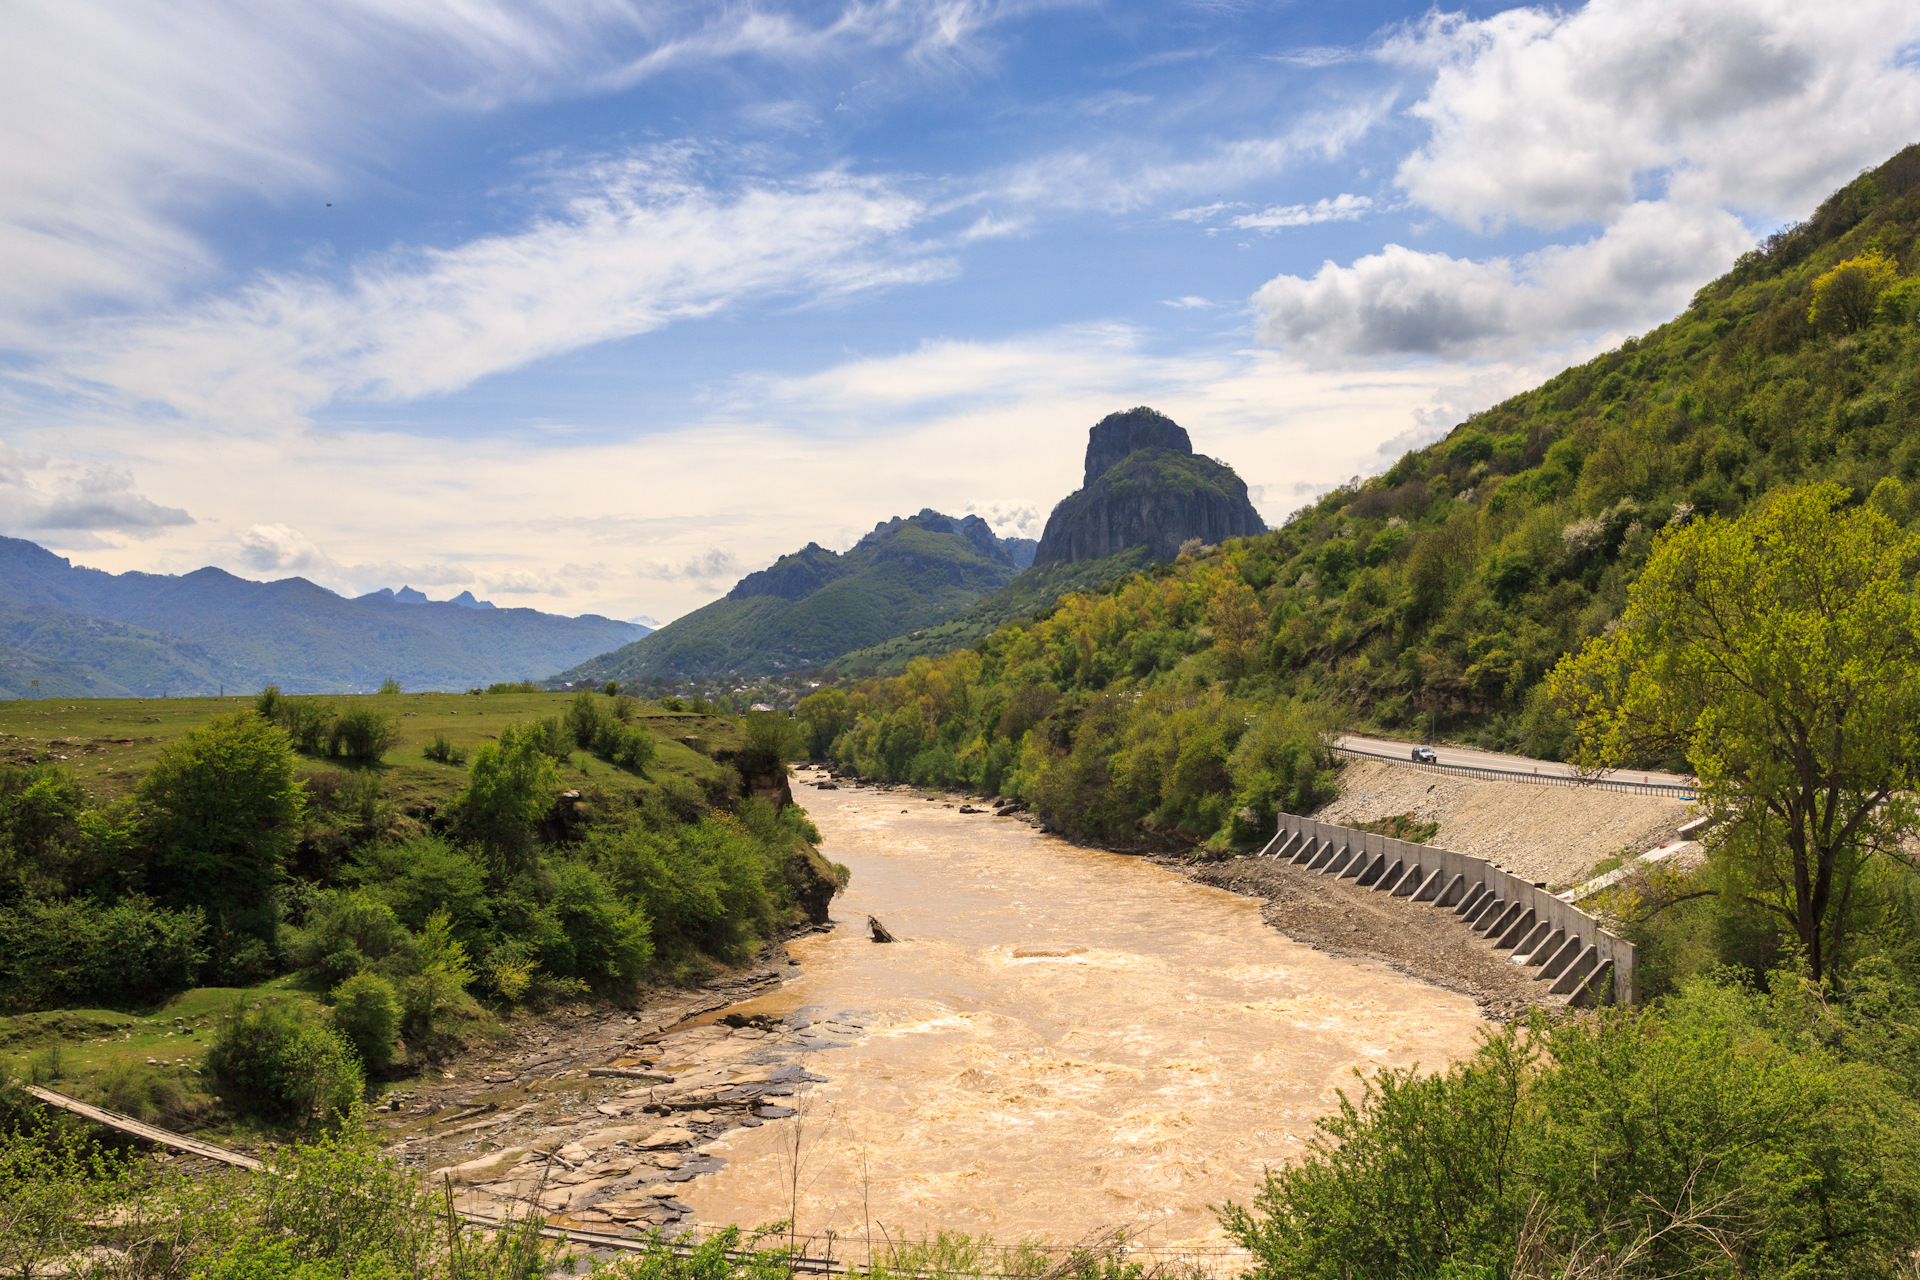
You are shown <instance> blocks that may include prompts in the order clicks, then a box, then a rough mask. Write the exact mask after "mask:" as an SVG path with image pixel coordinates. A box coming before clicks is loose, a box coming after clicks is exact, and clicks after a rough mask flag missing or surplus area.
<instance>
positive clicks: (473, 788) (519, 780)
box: [455, 724, 560, 873]
mask: <svg viewBox="0 0 1920 1280" xmlns="http://www.w3.org/2000/svg"><path fill="white" fill-rule="evenodd" d="M545 737H546V731H545V730H544V729H541V730H533V729H529V728H525V727H522V726H519V725H511V724H510V725H507V726H506V727H504V728H502V729H501V730H500V740H499V741H498V742H497V743H496V742H489V743H487V744H486V745H485V746H483V747H481V748H480V750H479V752H478V753H477V754H475V756H474V758H473V767H472V768H471V769H470V770H468V781H467V789H466V790H465V791H463V792H461V793H460V797H459V799H458V800H457V801H455V806H456V809H457V812H458V822H459V826H460V829H461V831H462V832H464V833H465V834H466V835H467V836H468V837H469V838H471V839H474V840H477V841H479V842H480V843H481V844H482V845H483V846H484V847H485V848H486V850H487V852H488V854H489V856H490V857H491V858H492V859H493V862H494V864H495V866H496V867H497V868H498V869H499V870H500V871H502V872H503V873H504V872H509V871H513V870H517V869H518V868H519V866H520V865H521V864H522V863H523V862H525V861H526V860H527V858H528V856H529V854H530V852H531V849H532V845H533V824H534V823H536V822H538V821H540V819H541V818H542V817H544V816H546V813H547V810H548V809H550V808H552V807H553V797H554V792H555V790H556V789H557V788H558V786H559V782H560V775H559V773H558V772H557V771H556V770H555V769H554V767H553V761H552V760H551V759H549V758H548V757H547V755H546V753H545V751H544V750H543V743H544V739H545Z"/></svg>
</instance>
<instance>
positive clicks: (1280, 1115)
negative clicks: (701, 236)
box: [680, 777, 1483, 1245]
mask: <svg viewBox="0 0 1920 1280" xmlns="http://www.w3.org/2000/svg"><path fill="white" fill-rule="evenodd" d="M797 781H804V777H803V779H800V780H797ZM795 795H796V798H798V799H799V800H800V801H801V803H803V804H804V805H805V806H806V808H807V811H808V812H809V813H810V814H811V815H812V817H813V820H814V822H815V823H816V824H817V825H818V826H819V828H820V831H821V834H822V836H823V837H824V841H823V845H822V848H823V851H824V852H825V853H826V854H827V856H828V857H829V858H831V859H832V860H834V861H835V862H843V863H845V864H846V865H847V866H849V867H850V868H852V870H853V881H852V884H851V886H850V887H849V888H848V890H847V891H846V892H845V893H843V894H842V895H841V896H840V897H839V898H837V899H836V900H835V901H834V905H833V915H834V918H835V921H836V922H837V924H838V926H839V927H837V928H836V929H835V930H834V931H833V932H831V933H827V934H816V935H812V936H809V937H807V938H804V939H801V940H799V941H797V942H794V943H792V944H790V947H789V950H790V952H791V954H792V955H793V957H794V958H795V959H797V960H798V961H799V962H800V968H799V970H798V977H797V978H796V979H795V980H793V981H791V982H789V983H788V984H786V985H785V986H783V987H781V988H780V989H778V990H777V991H775V992H774V993H772V994H769V995H766V996H763V997H761V998H759V999H757V1000H754V1001H752V1002H750V1003H748V1004H746V1005H743V1006H740V1007H739V1009H740V1011H742V1012H746V1013H755V1012H759V1013H766V1014H770V1015H775V1016H781V1017H792V1018H794V1019H795V1020H796V1021H806V1020H808V1019H812V1020H813V1021H814V1023H815V1026H816V1028H817V1029H818V1030H817V1043H818V1044H819V1045H820V1046H821V1047H819V1048H816V1049H814V1050H812V1051H810V1052H809V1053H808V1055H807V1062H806V1066H807V1070H808V1071H810V1072H811V1073H813V1074H815V1075H818V1076H822V1077H825V1083H820V1084H813V1085H810V1086H807V1087H805V1088H803V1089H802V1090H801V1091H800V1092H799V1093H798V1094H797V1095H796V1096H795V1097H793V1098H790V1099H786V1100H785V1101H789V1102H791V1103H792V1104H793V1105H794V1107H795V1108H796V1110H797V1111H798V1114H797V1115H796V1116H795V1117H793V1118H792V1119H788V1120H782V1121H780V1122H777V1123H768V1124H765V1125H762V1126H761V1127H758V1128H750V1129H735V1130H732V1131H731V1132H729V1133H728V1134H727V1135H725V1136H724V1137H723V1138H721V1140H719V1141H717V1142H713V1143H709V1144H707V1147H706V1149H707V1150H709V1151H711V1152H712V1153H713V1154H715V1155H719V1156H723V1157H724V1158H725V1160H726V1161H727V1163H726V1165H725V1166H724V1167H723V1168H722V1169H721V1170H720V1171H719V1172H718V1173H717V1174H715V1175H713V1176H711V1177H702V1178H699V1179H698V1180H696V1181H693V1182H689V1183H687V1184H685V1186H684V1187H683V1188H682V1190H681V1193H680V1194H681V1195H682V1198H683V1199H684V1200H685V1201H686V1202H687V1203H688V1204H690V1205H691V1206H692V1208H693V1210H694V1212H693V1214H691V1215H690V1217H691V1218H693V1219H697V1220H698V1221H700V1222H702V1223H706V1224H714V1225H718V1224H724V1223H737V1224H740V1225H742V1226H747V1227H751V1226H754V1225H757V1224H760V1223H766V1222H771V1221H775V1220H779V1219H784V1218H786V1217H788V1216H789V1213H790V1212H794V1211H796V1210H797V1216H798V1221H799V1226H800V1230H801V1231H802V1232H805V1233H809V1234H816V1235H818V1234H824V1233H825V1232H827V1231H829V1230H831V1231H833V1232H835V1233H836V1234H838V1235H839V1236H840V1237H841V1238H843V1239H847V1240H857V1239H861V1238H863V1237H864V1234H865V1232H866V1231H867V1230H868V1227H869V1224H870V1223H873V1224H880V1225H879V1226H875V1227H873V1228H872V1229H873V1230H874V1231H875V1232H876V1233H878V1232H879V1231H880V1230H881V1228H882V1227H884V1230H885V1232H886V1234H888V1235H890V1236H891V1237H892V1238H894V1239H896V1240H897V1239H899V1238H900V1236H901V1234H902V1233H906V1234H909V1235H913V1236H918V1235H919V1234H920V1233H921V1232H922V1231H924V1230H928V1229H932V1228H946V1229H955V1230H964V1231H972V1232H988V1233H991V1234H992V1235H993V1236H994V1237H995V1238H996V1239H998V1240H1001V1241H1011V1240H1015V1239H1018V1238H1020V1237H1024V1236H1030V1235H1038V1236H1045V1237H1047V1238H1049V1239H1052V1240H1055V1241H1071V1240H1073V1239H1076V1238H1079V1237H1080V1236H1082V1235H1084V1234H1086V1233H1088V1232H1090V1231H1093V1230H1096V1229H1100V1228H1103V1227H1111V1226H1118V1225H1122V1224H1124V1225H1127V1226H1130V1227H1131V1228H1132V1229H1133V1230H1134V1231H1136V1232H1140V1233H1142V1234H1143V1237H1144V1239H1145V1240H1146V1242H1148V1243H1154V1244H1160V1245H1178V1244H1199V1243H1203V1242H1208V1241H1218V1240H1219V1238H1220V1233H1219V1229H1218V1225H1217V1223H1216V1221H1215V1218H1214V1215H1213V1214H1212V1213H1211V1212H1210V1211H1209V1209H1208V1205H1209V1204H1217V1203H1220V1202H1221V1201H1222V1200H1225V1199H1228V1198H1232V1199H1236V1200H1239V1201H1241V1202H1243V1203H1244V1202H1246V1201H1247V1200H1248V1199H1250V1197H1251V1196H1252V1194H1253V1193H1254V1191H1255V1190H1256V1188H1257V1186H1258V1184H1259V1179H1260V1175H1261V1170H1262V1169H1263V1168H1264V1167H1267V1166H1270V1165H1277V1164H1281V1163H1284V1162H1286V1161H1289V1160H1291V1159H1293V1158H1294V1157H1295V1156H1296V1155H1297V1154H1298V1153H1299V1152H1300V1151H1301V1149H1302V1144H1303V1143H1304V1142H1306V1141H1307V1140H1308V1139H1309V1138H1310V1136H1311V1134H1312V1128H1313V1121H1314V1118H1315V1117H1316V1116H1319V1115H1322V1114H1324V1113H1325V1112H1326V1111H1327V1110H1328V1109H1329V1107H1330V1105H1331V1103H1332V1099H1333V1091H1334V1089H1335V1088H1338V1087H1342V1086H1350V1085H1351V1084H1352V1081H1353V1077H1352V1072H1353V1070H1354V1069H1355V1068H1359V1069H1361V1070H1370V1069H1374V1068H1377V1067H1382V1066H1406V1065H1408V1064H1412V1063H1416V1062H1417V1063H1421V1064H1423V1065H1427V1066H1437V1065H1439V1064H1441V1063H1443V1062H1445V1061H1447V1060H1449V1059H1451V1058H1453V1057H1456V1056H1459V1055H1461V1054H1463V1053H1464V1052H1467V1051H1468V1050H1470V1049H1471V1048H1472V1046H1473V1043H1474V1038H1475V1032H1476V1030H1477V1029H1478V1028H1479V1027H1481V1026H1482V1025H1483V1021H1482V1019H1481V1018H1480V1017H1479V1016H1478V1015H1477V1013H1476V1011H1475V1007H1474V1005H1473V1002H1472V1001H1471V1000H1469V999H1468V998H1467V997H1465V996H1461V995H1456V994H1454V993H1452V992H1449V991H1444V990H1441V989H1439V988H1436V987H1430V986H1426V985H1424V984H1422V983H1419V982H1416V981H1414V980H1412V979H1410V978H1407V977H1405V976H1403V975H1401V974H1398V973H1396V972H1394V971H1393V970H1391V969H1389V968H1386V967H1385V966H1383V965H1379V964H1375V963H1371V962H1364V961H1355V960H1345V959H1339V958H1336V957H1333V956H1330V955H1326V954H1324V953H1321V952H1317V951H1314V950H1312V949H1310V948H1308V947H1306V946H1304V945H1301V944H1299V943H1295V942H1292V941H1290V940H1289V939H1287V938H1285V937H1283V936H1281V935H1279V934H1277V933H1275V932H1274V931H1273V930H1272V929H1271V928H1270V927H1268V926H1267V925H1266V924H1264V923H1263V922H1262V920H1261V918H1260V904H1259V902H1258V900H1256V899H1249V898H1244V897H1240V896H1237V895H1234V894H1230V893H1227V892H1226V891H1224V890H1219V889H1213V888H1209V887H1206V886H1202V885H1196V884H1193V883H1190V882H1188V881H1187V880H1185V879H1184V878H1182V877H1181V876H1179V875H1178V874H1176V873H1175V872H1172V871H1169V870H1166V869H1164V868H1162V867H1158V866H1155V865H1153V864H1151V863H1148V862H1145V861H1142V860H1140V859H1137V858H1131V857H1125V856H1121V855H1117V854H1109V853H1102V852H1099V851H1095V850H1089V849H1082V848H1077V847H1075V846H1073V845H1070V844H1066V843H1064V842H1062V841H1059V840H1056V839H1053V838H1051V837H1048V836H1045V835H1041V834H1039V833H1038V832H1036V831H1034V830H1033V829H1031V828H1030V827H1028V826H1026V825H1025V824H1023V823H1021V822H1019V821H1017V820H1015V819H1012V818H995V817H993V816H991V815H987V814H981V815H962V814H960V813H959V812H958V810H957V809H956V808H952V807H943V802H941V801H929V800H926V799H924V798H922V797H921V796H919V795H915V794H912V793H907V792H890V791H876V790H867V789H854V788H843V789H841V790H837V791H820V790H815V789H813V788H811V787H802V786H797V787H796V788H795ZM869 914H872V915H874V916H877V917H879V918H880V919H881V920H882V921H884V922H885V924H886V926H887V927H888V928H889V929H890V930H892V932H893V933H894V934H896V935H898V937H899V941H897V942H895V943H892V944H891V945H881V944H875V943H874V942H872V941H871V940H870V939H869V937H868V934H867V930H866V928H865V922H866V917H867V916H868V915H869ZM796 1147H797V1156H796ZM875 1238H876V1241H877V1240H878V1238H879V1237H878V1235H877V1234H876V1237H875Z"/></svg>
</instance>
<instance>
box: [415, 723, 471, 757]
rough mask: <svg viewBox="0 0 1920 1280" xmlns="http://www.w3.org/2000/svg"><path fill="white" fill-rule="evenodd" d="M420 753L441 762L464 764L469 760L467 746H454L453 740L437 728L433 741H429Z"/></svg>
mask: <svg viewBox="0 0 1920 1280" xmlns="http://www.w3.org/2000/svg"><path fill="white" fill-rule="evenodd" d="M420 754H421V755H423V756H425V757H426V758H427V759H429V760H434V761H438V762H439V763H440V764H452V765H462V764H465V763H466V762H467V752H466V748H464V747H456V746H454V745H453V741H452V740H451V739H450V738H448V737H447V735H446V734H444V733H442V732H440V731H439V730H437V729H436V730H435V731H434V734H433V741H432V742H429V743H428V744H427V745H426V747H425V748H424V749H422V750H421V752H420Z"/></svg>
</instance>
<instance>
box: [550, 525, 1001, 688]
mask: <svg viewBox="0 0 1920 1280" xmlns="http://www.w3.org/2000/svg"><path fill="white" fill-rule="evenodd" d="M1035 546H1036V544H1035V543H1034V541H1033V539H1031V538H1001V537H997V536H996V535H995V534H994V532H993V530H992V529H991V528H990V527H989V526H988V524H987V522H986V521H985V520H982V519H981V518H980V517H979V516H964V517H960V518H958V519H956V518H955V517H953V516H948V515H942V514H941V513H940V512H937V511H934V510H931V509H927V510H923V511H921V512H920V513H919V514H917V515H912V516H896V517H894V518H893V519H892V520H883V521H881V522H880V523H879V524H876V525H875V526H874V527H873V531H872V532H871V533H869V534H867V535H866V536H865V537H863V538H861V539H860V541H859V542H857V543H855V544H854V545H853V546H852V547H851V548H850V549H848V550H847V552H846V553H845V554H841V553H839V552H835V551H829V550H827V549H826V548H825V547H822V546H821V545H819V544H818V543H813V542H810V543H808V544H807V545H806V546H804V547H802V548H801V549H800V550H798V551H795V552H793V553H792V554H790V555H785V556H782V557H780V558H779V559H778V560H776V561H774V562H773V563H772V564H771V565H769V566H768V567H766V568H765V569H761V570H759V571H757V572H755V573H750V574H748V575H747V576H746V577H744V578H742V579H741V580H740V581H739V582H738V583H737V584H735V586H734V588H733V590H731V591H729V592H728V593H727V594H726V596H725V597H723V598H722V599H719V600H715V601H714V602H713V603H712V604H709V605H706V606H704V607H703V608H699V609H695V610H694V611H693V612H692V613H689V614H687V615H686V616H684V617H681V618H677V619H675V620H674V621H672V622H670V623H668V624H667V625H666V626H664V627H662V628H660V630H658V631H656V632H654V633H653V634H652V635H650V636H647V637H645V638H643V639H641V640H637V641H635V642H634V643H632V644H629V645H627V646H625V647H624V648H622V649H619V650H617V651H615V652H613V653H607V654H602V655H600V656H599V657H596V658H594V659H592V660H591V661H588V662H584V663H581V664H580V665H579V666H577V667H574V668H573V669H571V670H569V671H563V672H562V673H561V674H560V675H558V676H556V677H554V679H555V681H556V682H559V683H571V684H581V683H587V684H601V683H603V682H605V681H607V680H617V681H619V682H620V683H622V684H630V683H634V682H636V681H643V680H649V679H656V678H657V679H666V680H682V679H690V678H692V679H698V678H704V677H711V676H717V675H766V674H775V673H779V672H783V671H800V670H809V669H812V668H815V667H822V666H825V665H827V664H828V663H830V662H832V661H833V660H834V659H835V658H837V657H839V656H840V655H841V654H843V653H845V652H847V650H849V649H854V648H858V647H859V646H861V645H865V644H872V643H873V642H875V641H878V640H884V639H886V638H888V637H889V636H893V635H897V634H899V633H901V632H903V631H911V630H913V629H915V628H917V627H924V626H927V625H929V624H931V623H936V622H939V621H941V620H943V619H945V618H948V617H951V616H952V615H953V614H955V613H958V612H960V611H961V610H962V609H965V608H966V607H967V606H969V605H972V604H975V603H977V602H978V601H980V600H983V599H985V598H986V597H987V596H989V595H991V594H992V593H993V592H995V591H997V590H999V589H1000V588H1001V587H1003V586H1005V585H1006V584H1007V583H1008V582H1010V581H1012V580H1013V578H1014V577H1015V576H1016V575H1017V574H1019V572H1020V571H1021V570H1022V569H1024V568H1026V567H1027V566H1028V565H1030V564H1032V563H1033V553H1034V549H1035Z"/></svg>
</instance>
